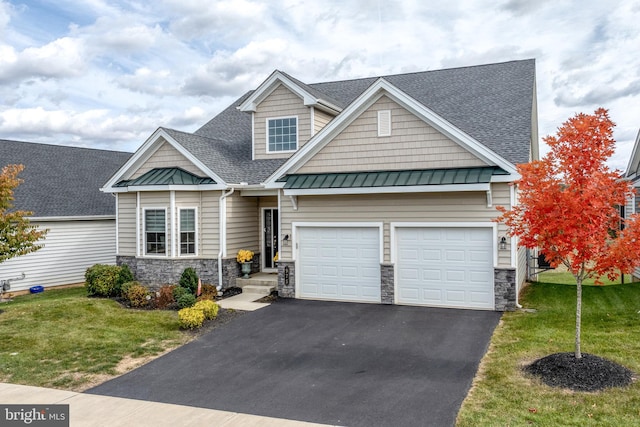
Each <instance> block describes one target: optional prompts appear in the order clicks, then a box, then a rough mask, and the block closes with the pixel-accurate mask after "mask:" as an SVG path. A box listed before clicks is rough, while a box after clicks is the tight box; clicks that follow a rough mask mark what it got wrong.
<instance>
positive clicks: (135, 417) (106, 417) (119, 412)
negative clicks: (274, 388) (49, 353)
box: [0, 383, 324, 427]
mask: <svg viewBox="0 0 640 427" xmlns="http://www.w3.org/2000/svg"><path fill="white" fill-rule="evenodd" d="M213 398H215V397H213ZM0 403H2V404H26V405H29V404H32V405H46V404H68V405H69V412H70V424H69V425H70V426H71V427H98V426H105V427H106V426H109V427H112V426H123V427H129V426H154V427H156V426H171V427H174V426H223V427H240V426H242V427H247V426H266V427H269V426H284V427H287V426H290V427H293V426H321V425H324V424H314V423H307V422H303V421H293V420H285V419H279V418H269V417H262V416H259V415H249V414H241V413H237V412H225V411H217V410H214V409H203V408H194V407H191V406H181V405H172V404H168V403H157V402H147V401H144V400H134V399H122V398H119V397H109V396H99V395H95V394H84V393H76V392H73V391H65V390H54V389H47V388H41V387H31V386H24V385H16V384H7V383H0Z"/></svg>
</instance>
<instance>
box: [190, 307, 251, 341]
mask: <svg viewBox="0 0 640 427" xmlns="http://www.w3.org/2000/svg"><path fill="white" fill-rule="evenodd" d="M246 313H248V312H247V311H243V310H232V309H226V308H222V307H220V309H219V310H218V315H217V316H216V318H215V319H213V320H206V321H205V322H204V324H203V325H202V326H201V327H200V328H197V329H186V330H183V332H184V333H186V334H192V335H194V336H199V335H202V334H204V333H207V332H209V331H212V330H214V329H215V328H217V327H220V326H222V325H225V324H227V323H229V322H230V321H232V320H233V319H235V318H236V317H240V316H242V315H243V314H246Z"/></svg>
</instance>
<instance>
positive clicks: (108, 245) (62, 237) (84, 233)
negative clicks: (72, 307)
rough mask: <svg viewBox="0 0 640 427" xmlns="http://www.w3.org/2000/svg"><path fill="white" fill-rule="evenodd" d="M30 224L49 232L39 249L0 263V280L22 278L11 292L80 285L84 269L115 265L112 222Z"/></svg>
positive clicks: (113, 222) (12, 287) (82, 280)
mask: <svg viewBox="0 0 640 427" xmlns="http://www.w3.org/2000/svg"><path fill="white" fill-rule="evenodd" d="M32 223H33V224H34V225H38V227H40V228H41V229H44V228H47V229H49V232H48V233H47V236H46V238H45V240H44V241H42V242H43V243H44V247H43V248H42V249H40V250H38V251H36V252H33V253H30V254H27V255H24V256H20V257H16V258H12V259H10V260H7V261H5V262H3V263H2V275H1V276H2V277H1V278H2V279H8V278H14V277H18V276H20V274H21V273H22V272H24V273H25V274H26V278H25V279H24V280H16V281H13V282H11V291H19V290H24V289H29V288H30V287H31V286H36V285H42V286H45V287H48V286H60V285H69V284H74V283H82V282H84V273H85V271H86V270H87V268H89V267H91V266H92V265H94V264H115V262H116V228H115V225H116V224H115V220H86V221H77V220H74V221H47V222H39V221H32Z"/></svg>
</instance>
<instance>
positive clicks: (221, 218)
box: [216, 187, 236, 292]
mask: <svg viewBox="0 0 640 427" xmlns="http://www.w3.org/2000/svg"><path fill="white" fill-rule="evenodd" d="M235 190H236V189H235V188H233V187H231V190H229V191H228V192H227V193H225V192H224V190H223V191H222V195H221V196H220V199H219V200H218V210H219V214H218V225H219V227H220V230H219V235H220V236H219V237H220V251H219V252H218V286H217V287H216V289H217V290H218V292H220V290H221V289H222V256H223V255H224V252H225V251H224V248H226V247H227V204H226V202H225V199H226V198H227V197H229V196H230V195H232V194H233V192H234V191H235Z"/></svg>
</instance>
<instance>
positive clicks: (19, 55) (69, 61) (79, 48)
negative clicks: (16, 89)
mask: <svg viewBox="0 0 640 427" xmlns="http://www.w3.org/2000/svg"><path fill="white" fill-rule="evenodd" d="M84 69H85V62H84V59H83V43H82V41H81V40H78V39H73V38H69V37H63V38H60V39H57V40H55V41H53V42H51V43H48V44H46V45H44V46H42V47H29V48H26V49H24V50H23V51H22V52H16V51H15V50H14V49H13V47H11V46H6V45H5V46H0V82H11V81H14V82H15V81H22V80H24V79H26V78H33V77H36V78H44V79H46V78H52V77H72V76H77V75H79V74H81V73H82V72H83V71H84Z"/></svg>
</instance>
